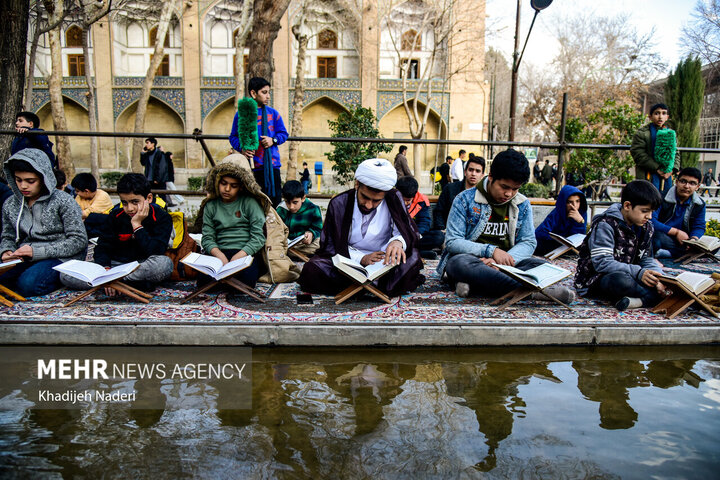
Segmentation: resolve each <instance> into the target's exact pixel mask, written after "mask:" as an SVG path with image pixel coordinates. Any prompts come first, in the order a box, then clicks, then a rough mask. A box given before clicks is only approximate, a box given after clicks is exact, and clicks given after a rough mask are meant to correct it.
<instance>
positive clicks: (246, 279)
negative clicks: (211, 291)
mask: <svg viewBox="0 0 720 480" xmlns="http://www.w3.org/2000/svg"><path fill="white" fill-rule="evenodd" d="M220 250H221V251H222V253H224V254H225V256H226V257H227V259H228V260H230V259H231V258H232V257H233V255H235V254H236V253H237V252H239V251H240V249H239V248H221V249H220ZM265 270H266V268H265V264H264V263H263V259H262V253H261V252H258V253H257V254H256V255H255V257H254V258H253V262H252V263H251V264H250V266H249V267H247V268H245V269H243V270H240V271H239V272H237V273H236V274H235V275H233V276H232V278H235V279H237V280H240V281H241V282H242V283H244V284H245V285H247V286H248V287H250V288H255V284H257V281H258V278H260V276H261V275H262V274H263V273H265ZM212 281H213V278H212V277H210V276H208V275H205V274H204V273H198V277H197V286H198V288H199V287H203V286H205V285H207V284H208V283H210V282H212Z"/></svg>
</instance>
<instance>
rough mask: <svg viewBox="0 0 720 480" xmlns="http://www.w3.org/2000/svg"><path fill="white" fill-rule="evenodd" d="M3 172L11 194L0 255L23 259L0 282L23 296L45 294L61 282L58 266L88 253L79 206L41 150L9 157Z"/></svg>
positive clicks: (5, 208)
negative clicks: (60, 185)
mask: <svg viewBox="0 0 720 480" xmlns="http://www.w3.org/2000/svg"><path fill="white" fill-rule="evenodd" d="M5 176H6V178H7V179H8V180H9V181H10V188H12V191H13V196H12V197H10V198H9V199H8V200H7V201H6V202H5V205H4V206H3V213H2V214H3V222H2V241H0V252H2V261H3V262H7V261H9V260H13V259H16V258H19V259H22V260H24V261H23V263H21V264H18V265H16V266H15V267H14V268H12V269H10V270H8V271H7V272H5V273H4V274H3V275H2V276H0V283H2V284H3V285H5V286H7V287H8V288H10V289H11V290H15V291H16V292H17V293H19V294H20V295H22V296H24V297H32V296H36V295H45V294H47V293H50V292H52V291H53V290H55V289H57V288H58V287H60V274H59V273H58V272H56V271H55V270H53V267H54V266H56V265H59V264H61V263H62V262H63V261H65V260H71V259H83V258H84V257H85V251H86V249H87V234H86V233H85V227H84V226H83V223H82V216H81V214H80V207H79V206H78V204H77V203H75V200H73V198H72V197H71V196H70V195H68V194H67V193H65V192H62V191H60V190H57V189H56V188H55V175H54V174H53V171H52V165H51V164H50V159H48V157H47V155H45V153H44V152H43V151H42V150H38V149H35V148H25V149H23V150H20V151H19V152H17V153H16V154H15V155H13V156H12V157H10V158H9V159H8V160H7V161H6V162H5Z"/></svg>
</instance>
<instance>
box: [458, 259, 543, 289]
mask: <svg viewBox="0 0 720 480" xmlns="http://www.w3.org/2000/svg"><path fill="white" fill-rule="evenodd" d="M543 263H547V260H543V259H541V258H535V257H530V258H525V259H523V260H520V261H519V262H518V263H516V264H515V268H519V269H520V270H530V269H531V268H533V267H537V266H538V265H542V264H543ZM445 271H446V272H447V276H448V281H449V282H450V284H451V285H455V284H456V283H457V282H465V283H467V284H468V285H470V292H471V293H472V294H474V295H481V296H483V297H502V296H503V295H505V294H506V293H509V292H511V291H512V290H515V289H516V288H518V287H520V286H521V284H520V282H518V281H517V280H513V278H512V277H510V276H508V275H506V274H504V273H502V272H501V271H499V270H495V269H494V268H492V267H488V266H487V265H485V264H484V263H483V262H482V260H481V259H480V258H478V257H476V256H475V255H470V254H468V253H461V254H458V255H453V256H452V257H450V260H448V263H447V267H445Z"/></svg>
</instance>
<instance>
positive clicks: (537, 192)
mask: <svg viewBox="0 0 720 480" xmlns="http://www.w3.org/2000/svg"><path fill="white" fill-rule="evenodd" d="M520 193H522V194H523V195H525V196H526V197H528V198H548V197H549V196H550V187H548V186H545V185H543V184H542V183H526V184H525V185H523V186H522V187H520Z"/></svg>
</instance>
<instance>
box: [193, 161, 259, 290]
mask: <svg viewBox="0 0 720 480" xmlns="http://www.w3.org/2000/svg"><path fill="white" fill-rule="evenodd" d="M213 170H215V171H214V172H211V173H210V175H209V176H208V178H215V179H216V180H215V184H214V185H208V190H209V191H210V199H209V200H208V201H207V203H206V204H205V206H204V211H203V227H202V248H203V250H204V251H205V253H206V254H209V255H212V256H213V257H217V258H219V259H220V260H222V262H223V264H225V263H228V262H230V261H233V260H237V259H239V258H242V257H245V256H247V255H254V257H255V258H254V259H253V263H252V265H251V266H250V267H248V268H246V269H244V270H241V271H239V272H238V273H237V274H235V278H236V279H238V280H240V281H241V282H243V283H244V284H245V285H247V286H249V287H251V288H254V287H255V284H256V283H257V280H258V278H259V277H260V276H261V275H262V274H263V273H264V272H263V271H261V270H264V269H265V266H264V263H263V259H262V255H261V250H262V249H263V247H264V246H265V234H264V233H263V225H264V224H265V213H264V212H263V209H262V207H261V206H260V204H259V203H258V201H257V200H256V199H255V198H254V197H253V196H251V195H249V194H248V193H247V187H246V185H247V182H249V181H254V180H253V179H252V174H251V173H250V172H248V171H245V170H243V169H242V168H240V167H238V166H236V165H234V164H231V163H221V164H220V165H217V166H216V167H214V169H213ZM208 281H210V277H206V276H204V275H201V276H200V277H198V286H202V285H204V284H206V283H207V282H208Z"/></svg>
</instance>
